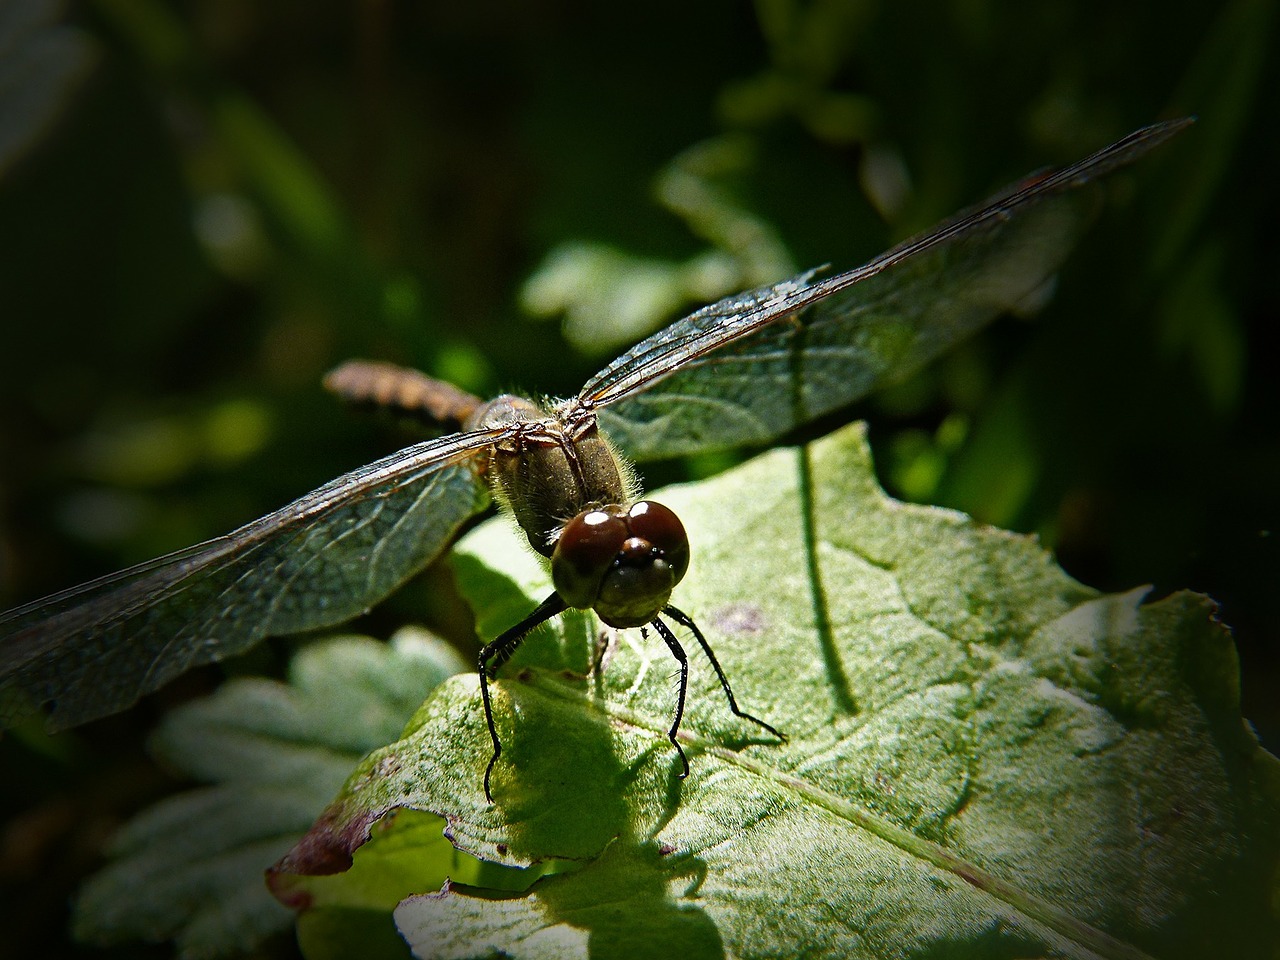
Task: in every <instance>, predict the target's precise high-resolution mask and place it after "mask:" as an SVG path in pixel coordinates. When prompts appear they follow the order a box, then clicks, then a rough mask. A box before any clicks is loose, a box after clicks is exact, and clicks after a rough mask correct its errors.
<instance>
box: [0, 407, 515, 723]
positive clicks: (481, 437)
mask: <svg viewBox="0 0 1280 960" xmlns="http://www.w3.org/2000/svg"><path fill="white" fill-rule="evenodd" d="M493 433H494V431H483V432H476V433H467V434H458V435H454V436H451V437H445V438H443V439H440V440H431V441H428V442H426V443H421V444H417V445H416V446H412V447H407V448H406V449H404V450H401V451H400V452H399V453H396V454H393V455H392V456H390V457H386V458H384V459H382V460H379V461H377V462H375V463H372V464H369V465H368V466H366V467H362V468H361V469H359V470H356V471H353V472H352V473H349V474H346V475H345V476H342V477H339V478H338V479H337V480H334V481H332V482H331V483H328V484H326V485H325V486H323V487H321V488H319V489H318V490H315V491H313V492H312V493H309V494H307V495H306V496H304V497H302V498H301V499H299V500H297V501H295V502H294V503H291V504H290V505H289V506H287V507H283V508H282V509H280V510H277V511H275V512H274V513H271V514H268V515H267V516H265V517H263V518H262V519H260V520H256V521H254V522H253V523H250V524H248V525H246V526H244V527H241V528H240V529H239V530H237V531H236V532H234V533H231V534H228V535H227V536H225V537H219V538H217V539H215V540H210V541H208V542H206V543H203V544H199V545H197V546H194V547H190V548H188V549H186V550H181V551H179V552H177V553H173V554H170V555H168V556H166V557H161V558H160V559H158V560H153V561H150V562H149V563H145V564H141V565H139V566H136V567H131V568H129V569H128V570H124V571H121V572H120V573H116V574H112V575H111V576H107V577H103V578H102V579H100V580H95V581H93V582H91V583H87V584H84V585H82V586H79V587H75V588H73V589H71V590H68V591H65V592H63V593H60V594H56V595H54V596H51V597H46V598H45V599H43V600H37V601H35V602H34V603H30V604H27V605H26V606H23V607H18V608H16V609H14V610H11V611H9V612H7V613H5V614H4V615H3V617H0V695H2V696H0V728H2V727H3V726H6V725H8V723H9V722H10V721H12V720H13V719H14V718H15V716H17V715H19V714H21V713H23V712H26V710H28V709H30V708H31V707H32V706H35V705H39V704H43V703H47V702H50V701H53V703H54V709H53V711H52V713H51V715H50V718H49V727H50V729H53V730H57V729H62V728H65V727H69V726H74V725H76V724H79V723H84V722H86V721H88V720H93V719H96V718H98V717H103V716H106V715H108V714H111V713H115V712H117V711H119V710H123V709H125V708H126V707H128V706H130V705H131V704H133V703H135V702H136V701H137V700H138V698H139V697H141V696H143V695H144V694H146V693H150V692H151V691H153V690H156V689H158V688H159V687H161V686H162V685H164V684H165V683H167V682H168V681H170V680H172V679H174V678H175V677H177V676H178V675H180V674H182V673H183V672H185V671H186V670H188V669H190V668H192V667H195V666H197V665H199V664H204V663H209V662H211V661H214V660H219V659H221V658H223V657H226V656H229V655H232V654H235V653H239V652H241V651H243V650H246V649H248V648H249V647H251V646H253V645H254V644H255V643H257V642H258V641H260V640H262V639H263V638H264V637H268V636H273V635H278V634H288V633H296V632H299V631H302V630H310V629H315V628H318V627H326V626H331V625H333V624H337V623H341V622H343V621H344V620H348V619H350V618H351V617H353V616H356V615H357V614H359V613H361V612H363V611H364V610H367V609H368V608H369V607H370V606H372V605H373V604H374V603H377V602H378V601H379V600H381V599H382V598H383V597H385V596H386V595H387V594H389V593H391V592H392V591H393V590H394V589H395V588H396V587H398V586H399V585H400V584H401V583H403V582H404V581H405V580H406V579H408V578H409V577H410V576H412V575H413V574H414V573H416V572H417V571H419V570H421V569H422V568H423V567H424V566H426V565H427V564H428V563H429V562H430V561H431V560H432V558H434V557H435V556H436V555H437V554H439V553H440V552H441V551H442V550H443V549H444V548H445V546H447V545H448V543H449V541H450V539H451V538H452V537H453V535H454V534H455V533H456V531H457V530H458V528H459V526H461V525H462V523H464V522H465V521H466V520H467V519H468V518H469V517H471V516H472V515H473V514H475V513H476V512H477V511H478V510H480V509H482V508H483V507H484V505H485V503H486V501H487V491H486V489H485V486H484V484H483V483H481V482H480V481H479V480H478V478H477V474H476V472H475V470H474V469H473V468H472V464H471V460H472V458H473V456H474V454H475V452H476V451H477V450H479V449H482V448H484V447H486V446H488V445H489V443H491V442H492V434H493Z"/></svg>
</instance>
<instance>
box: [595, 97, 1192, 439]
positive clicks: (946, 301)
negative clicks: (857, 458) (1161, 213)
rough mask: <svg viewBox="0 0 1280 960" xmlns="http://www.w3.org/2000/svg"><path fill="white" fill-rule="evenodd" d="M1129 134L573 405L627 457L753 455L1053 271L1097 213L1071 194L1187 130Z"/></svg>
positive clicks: (740, 305)
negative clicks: (737, 450)
mask: <svg viewBox="0 0 1280 960" xmlns="http://www.w3.org/2000/svg"><path fill="white" fill-rule="evenodd" d="M1191 122H1192V121H1191V120H1176V121H1171V122H1168V123H1163V124H1156V125H1154V126H1150V127H1144V128H1143V129H1141V130H1138V131H1136V132H1134V133H1131V134H1130V135H1129V136H1127V137H1125V138H1124V139H1123V140H1120V141H1118V142H1117V143H1114V144H1112V145H1111V146H1109V147H1106V148H1104V149H1103V150H1100V151H1098V152H1097V153H1095V154H1093V155H1092V156H1090V157H1087V158H1086V159H1084V160H1082V161H1080V162H1079V163H1077V164H1074V165H1072V166H1070V167H1067V168H1065V169H1063V170H1061V171H1058V172H1057V173H1053V174H1048V175H1042V176H1038V177H1033V178H1028V179H1027V180H1025V181H1023V182H1021V183H1019V184H1015V185H1014V186H1013V187H1011V188H1010V189H1008V190H1007V191H1005V192H1004V193H1002V194H1000V195H997V196H996V197H995V198H993V199H992V200H990V201H988V202H987V203H986V204H985V205H984V206H981V207H977V208H974V209H972V210H969V211H965V212H963V213H961V214H958V215H957V216H955V217H954V218H952V219H950V220H947V221H945V222H943V223H941V224H939V225H938V226H936V227H934V228H933V229H932V230H930V231H928V232H926V233H923V234H920V235H919V236H916V237H913V238H911V239H910V240H907V241H905V242H903V243H901V244H899V245H898V246H896V247H894V248H893V249H891V250H889V251H888V252H887V253H884V254H881V255H880V256H879V257H876V258H875V259H874V260H872V261H870V262H869V263H867V264H865V265H863V266H861V267H858V268H857V269H855V270H850V271H847V272H845V273H841V274H838V275H836V276H834V277H829V278H826V279H821V280H815V279H814V275H815V271H809V272H807V273H803V274H801V275H800V276H798V277H795V278H793V279H791V280H786V281H784V282H782V283H779V284H776V285H774V286H771V287H763V288H761V289H759V290H753V291H751V292H749V293H743V294H739V295H737V296H733V297H729V298H727V299H725V300H721V301H720V302H719V303H715V304H712V305H711V306H709V307H705V308H704V309H702V310H699V311H698V312H697V313H694V314H692V315H690V316H688V317H686V318H685V319H683V320H680V321H678V322H677V323H675V324H673V325H671V326H670V327H668V328H667V329H665V330H663V331H661V332H659V333H657V334H655V335H654V336H652V337H650V338H649V339H647V340H645V341H643V342H642V343H640V344H638V345H637V346H635V347H633V348H632V349H631V350H630V351H628V352H627V353H626V354H624V355H623V356H621V357H619V358H618V359H617V360H615V361H614V362H613V363H612V364H610V365H609V366H608V367H606V368H605V369H604V370H602V371H601V372H600V373H598V374H597V375H596V376H595V377H593V378H592V379H591V380H590V381H589V382H588V383H587V385H586V386H585V387H584V388H583V390H582V392H581V394H579V398H578V399H579V401H581V402H587V403H594V404H595V405H596V406H597V407H600V408H601V409H599V411H598V412H599V420H600V425H601V427H602V428H603V429H604V430H605V431H606V432H607V433H608V434H609V436H610V437H611V439H613V440H614V441H616V442H617V443H618V445H619V446H620V448H621V449H622V450H623V451H624V452H625V453H627V454H628V455H629V456H631V457H634V458H636V459H637V460H644V459H650V458H655V457H663V456H674V455H677V454H683V453H691V452H695V451H700V450H710V449H719V448H724V447H733V446H740V445H743V444H763V443H767V442H769V441H771V440H774V439H776V438H777V437H778V436H779V435H781V434H783V433H785V432H786V431H788V430H790V429H791V428H793V427H795V426H797V425H799V424H801V423H804V422H806V421H808V420H810V419H813V418H814V417H817V416H820V415H822V414H824V413H827V412H829V411H831V410H835V409H838V408H840V407H842V406H845V405H847V404H849V403H852V402H853V401H854V400H856V399H858V398H859V397H862V396H863V395H864V394H866V393H868V392H870V391H871V390H873V389H875V388H877V387H880V386H882V385H884V384H886V383H888V382H891V381H893V380H896V379H899V378H901V377H904V376H906V375H907V374H909V373H911V372H912V371H914V370H916V369H917V368H919V367H920V366H922V365H923V364H924V363H926V362H927V361H928V360H930V359H932V358H933V357H935V356H936V355H938V354H939V353H941V352H942V351H943V350H944V349H946V348H947V347H948V346H950V345H952V344H954V343H956V342H957V341H959V340H961V339H963V338H964V337H966V336H968V335H969V334H971V333H972V332H974V331H975V330H976V329H978V328H979V327H980V326H982V325H983V324H985V323H986V322H987V321H989V320H990V319H991V318H993V317H995V316H998V315H999V314H1001V313H1003V312H1005V311H1008V310H1010V309H1012V308H1016V307H1017V306H1019V305H1020V304H1022V303H1025V302H1026V301H1027V300H1028V299H1029V298H1030V297H1031V296H1032V295H1033V294H1035V293H1036V292H1037V291H1038V290H1040V289H1041V288H1042V287H1043V285H1044V284H1045V283H1046V282H1047V281H1048V280H1049V279H1050V278H1051V277H1052V276H1053V274H1054V272H1055V271H1057V269H1058V268H1059V266H1060V265H1061V264H1062V261H1063V260H1064V259H1065V258H1066V256H1067V254H1068V253H1069V252H1070V250H1071V248H1072V246H1073V245H1074V244H1075V241H1076V238H1077V237H1078V236H1079V234H1080V233H1081V232H1082V230H1083V229H1084V226H1085V225H1086V224H1087V221H1088V220H1089V218H1090V215H1091V213H1092V211H1093V209H1094V207H1095V206H1096V200H1097V197H1096V196H1094V195H1093V193H1092V191H1089V190H1086V189H1082V188H1083V187H1085V186H1086V185H1087V184H1090V183H1092V182H1094V181H1096V180H1097V179H1098V178H1099V177H1101V176H1103V175H1104V174H1106V173H1109V172H1110V171H1112V170H1114V169H1116V168H1117V167H1120V166H1123V165H1125V164H1128V163H1131V162H1132V161H1134V160H1135V159H1137V158H1138V157H1140V156H1142V155H1143V154H1145V153H1146V152H1147V151H1149V150H1151V149H1152V148H1154V147H1155V146H1157V145H1158V144H1160V143H1163V142H1164V141H1165V140H1167V139H1169V138H1170V137H1171V136H1173V135H1174V134H1176V133H1177V132H1179V131H1180V130H1182V129H1183V128H1185V127H1186V126H1187V125H1188V124H1190V123H1191Z"/></svg>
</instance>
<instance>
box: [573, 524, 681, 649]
mask: <svg viewBox="0 0 1280 960" xmlns="http://www.w3.org/2000/svg"><path fill="white" fill-rule="evenodd" d="M688 569H689V538H688V536H687V535H686V534H685V532H684V525H683V524H682V523H681V522H680V519H679V518H678V517H677V516H676V515H675V514H674V513H672V512H671V511H670V510H669V509H667V508H666V507H664V506H663V505H662V504H660V503H654V502H653V501H652V500H641V501H640V502H639V503H635V504H632V505H631V506H630V507H620V506H617V505H616V504H614V505H610V506H605V507H593V508H592V509H590V510H584V511H583V512H582V513H580V514H578V515H577V516H576V517H574V518H573V519H572V520H570V521H569V522H568V523H567V524H565V527H564V530H563V531H562V532H561V534H560V538H559V540H558V541H557V542H556V548H555V552H554V553H553V554H552V556H551V576H552V579H553V580H554V581H555V586H556V592H557V593H559V594H560V596H561V597H562V598H563V599H564V601H565V603H567V604H569V606H571V607H577V608H578V609H581V610H587V609H593V610H595V612H596V614H597V615H598V616H599V617H600V619H601V620H603V621H604V622H605V623H607V624H608V625H609V626H611V627H638V626H641V625H642V624H646V623H648V622H649V621H651V620H652V619H653V618H654V617H656V616H657V615H658V612H659V611H660V610H661V609H662V608H663V607H664V606H666V603H667V600H668V598H669V597H670V596H671V591H672V590H673V589H674V588H675V585H676V584H677V583H679V582H680V581H681V579H682V578H683V577H684V574H685V571H686V570H688Z"/></svg>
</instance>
